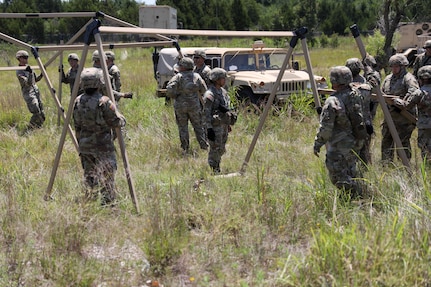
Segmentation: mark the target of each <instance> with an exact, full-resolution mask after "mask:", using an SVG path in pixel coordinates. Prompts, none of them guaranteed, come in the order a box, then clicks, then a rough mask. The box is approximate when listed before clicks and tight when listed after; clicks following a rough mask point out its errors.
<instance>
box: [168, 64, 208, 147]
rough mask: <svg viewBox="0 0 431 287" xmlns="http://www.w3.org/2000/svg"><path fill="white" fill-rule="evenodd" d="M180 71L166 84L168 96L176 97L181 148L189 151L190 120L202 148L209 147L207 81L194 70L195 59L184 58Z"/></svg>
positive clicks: (176, 114)
mask: <svg viewBox="0 0 431 287" xmlns="http://www.w3.org/2000/svg"><path fill="white" fill-rule="evenodd" d="M178 66H179V73H178V74H176V75H175V76H173V77H172V79H171V80H170V81H169V82H168V84H167V86H166V93H167V95H168V97H170V98H173V99H175V101H174V110H175V118H176V121H177V125H178V130H179V134H180V141H181V148H182V149H183V151H184V153H187V152H188V151H189V145H190V142H189V129H188V122H189V120H190V122H191V123H192V126H193V129H194V131H195V134H196V138H197V140H198V142H199V146H200V148H201V149H207V148H208V143H207V141H206V135H205V130H204V128H203V118H202V106H201V100H202V98H201V97H202V95H203V93H205V91H206V90H207V86H206V84H205V81H204V80H203V79H202V78H201V76H199V74H198V73H194V72H193V60H192V59H190V58H182V59H181V60H180V61H179V63H178Z"/></svg>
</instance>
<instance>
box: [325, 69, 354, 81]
mask: <svg viewBox="0 0 431 287" xmlns="http://www.w3.org/2000/svg"><path fill="white" fill-rule="evenodd" d="M329 79H330V81H331V83H332V84H339V85H348V84H350V83H351V82H352V81H353V76H352V72H351V71H350V69H349V68H347V67H346V66H335V67H333V68H331V70H330V72H329Z"/></svg>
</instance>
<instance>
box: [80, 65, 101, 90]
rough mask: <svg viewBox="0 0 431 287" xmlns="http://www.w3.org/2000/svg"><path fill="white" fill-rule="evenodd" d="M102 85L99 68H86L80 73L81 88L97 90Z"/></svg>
mask: <svg viewBox="0 0 431 287" xmlns="http://www.w3.org/2000/svg"><path fill="white" fill-rule="evenodd" d="M103 85H104V80H103V74H102V70H101V69H99V68H94V67H91V68H86V69H84V70H82V72H81V88H82V89H83V90H86V89H92V88H93V89H98V88H100V87H102V86H103Z"/></svg>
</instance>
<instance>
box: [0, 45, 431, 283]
mask: <svg viewBox="0 0 431 287" xmlns="http://www.w3.org/2000/svg"><path fill="white" fill-rule="evenodd" d="M242 41H243V42H242V43H245V44H244V45H249V44H250V43H246V42H247V41H245V40H242ZM339 43H340V46H339V47H338V48H315V49H312V50H311V51H310V55H311V60H312V63H313V65H314V69H315V74H321V75H324V76H326V75H327V74H328V68H329V67H331V66H333V65H342V64H344V61H345V59H347V58H348V57H352V56H357V55H358V52H357V49H356V48H355V44H354V40H353V39H352V38H340V39H339ZM231 44H232V45H235V44H236V43H235V42H234V43H231ZM187 45H188V43H185V44H183V46H187ZM190 45H191V44H190ZM193 45H198V46H207V45H215V44H212V43H208V44H207V43H200V42H193ZM124 51H126V50H118V51H115V52H116V54H117V55H120V54H123V55H126V53H124ZM151 52H152V50H151V49H127V57H126V56H124V57H123V58H122V59H119V60H117V62H118V64H119V65H120V68H121V72H122V79H123V87H124V91H133V92H134V93H135V96H134V98H133V99H132V100H122V102H120V109H121V111H122V113H123V114H124V115H125V116H126V118H127V139H126V149H127V154H128V158H129V161H130V167H131V171H132V178H133V181H134V185H135V189H136V193H137V197H138V202H139V205H140V207H141V210H142V212H141V213H140V214H136V213H135V212H134V208H133V205H132V203H131V200H130V197H129V192H128V185H127V181H126V179H125V172H124V168H123V165H122V162H121V160H120V155H118V157H119V158H118V163H119V169H118V172H117V178H116V183H117V189H118V199H119V202H118V205H117V206H116V207H115V208H112V209H109V208H101V207H100V205H99V202H97V201H96V202H84V201H83V200H82V169H81V166H80V163H79V157H78V155H77V153H76V150H75V148H74V146H73V144H72V141H71V140H70V137H69V136H68V137H67V138H66V142H65V145H64V149H63V151H62V153H61V160H60V165H59V167H58V170H57V174H56V177H55V181H54V188H53V192H54V193H53V196H54V200H53V201H48V202H46V201H44V200H43V195H44V194H45V192H46V189H47V185H48V181H49V179H50V176H51V175H52V167H53V160H54V158H55V155H56V152H57V148H58V144H59V139H60V135H61V131H62V126H61V125H60V126H58V125H57V111H56V108H55V105H54V101H53V99H52V98H51V96H50V95H49V93H48V90H47V87H46V84H45V83H43V82H41V83H39V87H40V88H41V90H42V94H43V100H44V103H45V106H46V114H47V122H46V124H45V125H44V128H43V129H41V130H37V131H34V132H32V133H30V134H25V135H21V129H22V128H23V127H25V125H26V123H27V121H28V120H29V116H30V115H29V113H28V112H27V109H26V107H25V104H24V102H23V100H22V98H21V95H20V93H19V88H18V85H19V84H18V81H17V80H16V78H15V74H14V73H13V72H2V79H3V81H2V82H4V83H5V85H3V86H2V88H1V89H0V93H1V98H0V100H1V109H2V113H1V114H0V150H1V155H2V160H1V161H0V186H1V191H2V192H1V193H0V206H1V208H0V214H1V217H0V218H1V229H2V232H1V235H0V242H1V245H0V246H1V252H0V260H1V264H0V266H1V267H0V286H145V282H147V281H148V280H158V281H159V282H160V283H161V284H163V285H164V286H427V284H429V282H430V281H431V279H430V273H429V262H430V260H431V258H430V257H431V255H430V254H431V253H430V247H429V246H430V238H429V230H430V228H431V224H430V211H429V210H430V199H431V197H430V190H429V177H428V172H429V167H427V166H426V165H424V164H423V162H422V160H421V159H420V153H419V152H418V150H417V148H416V144H415V141H416V133H414V138H413V139H412V145H413V146H414V158H413V159H412V162H411V163H412V169H411V172H407V171H406V170H405V169H404V168H403V167H402V164H401V163H400V162H396V164H395V165H394V166H390V167H383V166H381V165H380V164H379V158H380V152H379V146H380V138H381V135H380V132H379V130H378V128H377V127H378V126H379V123H380V122H381V121H382V115H381V112H380V111H379V113H378V116H377V119H376V122H375V127H376V130H377V134H376V136H375V138H374V140H373V142H374V145H373V148H372V152H373V164H372V165H370V167H369V170H368V171H366V172H365V173H364V180H365V181H366V182H367V184H368V185H369V191H368V193H367V194H366V197H365V199H364V200H362V201H359V202H351V201H349V200H345V198H343V197H340V191H338V190H337V189H336V188H335V187H334V186H333V185H332V184H331V183H330V181H329V178H328V176H327V171H326V168H325V164H324V155H323V154H324V152H323V151H322V155H321V157H320V158H317V157H315V156H314V155H313V152H312V145H313V138H314V135H315V132H316V129H317V127H318V119H317V116H316V114H315V112H314V111H313V109H312V106H311V105H310V103H309V102H307V100H304V98H303V97H297V98H296V99H295V98H292V99H291V100H292V101H291V102H290V103H288V104H286V105H285V106H282V107H280V108H279V109H278V110H277V111H275V112H274V113H270V116H269V117H268V118H267V120H266V122H265V125H264V129H263V130H262V133H261V135H260V137H259V139H258V141H257V144H256V147H255V149H254V152H253V154H252V157H251V159H250V161H249V162H248V165H247V168H246V172H245V174H244V175H243V176H237V177H226V178H222V177H214V176H212V175H211V172H210V169H209V167H208V164H207V154H206V152H204V151H201V150H200V149H199V145H198V144H197V142H196V140H195V138H194V135H193V133H192V132H191V149H192V155H189V156H186V157H184V156H182V155H181V148H180V143H179V138H178V130H177V126H176V124H175V118H174V115H173V108H172V106H170V105H167V106H166V105H165V102H164V100H163V99H158V98H155V97H154V92H155V81H154V78H153V74H152V65H151ZM11 53H12V52H11ZM9 56H10V57H13V54H11V55H9ZM48 57H49V54H48V55H44V54H42V55H41V59H42V60H44V59H47V58H48ZM0 61H1V59H0ZM1 64H2V65H4V64H5V63H4V62H2V63H1ZM30 64H35V63H32V60H30ZM86 65H87V66H89V65H90V64H89V62H87V63H86ZM47 69H48V73H49V75H50V79H51V82H52V83H54V84H55V83H57V82H58V75H57V72H56V71H57V69H56V67H53V66H51V67H47ZM56 89H57V90H59V88H58V87H56ZM68 92H69V91H68V87H67V86H64V87H63V95H64V96H63V105H64V106H65V107H66V108H67V106H68V101H69V97H68ZM258 123H259V117H258V116H257V115H255V114H253V113H248V112H245V111H240V113H239V118H238V122H237V123H236V125H235V126H233V130H232V132H231V133H230V135H229V141H228V145H227V152H226V154H225V155H224V156H223V158H222V163H221V168H222V171H223V172H224V173H230V172H237V171H239V169H240V167H241V166H242V164H243V160H244V157H245V155H246V152H247V151H248V148H249V144H250V143H251V140H252V138H253V135H254V133H255V130H256V128H257V126H258Z"/></svg>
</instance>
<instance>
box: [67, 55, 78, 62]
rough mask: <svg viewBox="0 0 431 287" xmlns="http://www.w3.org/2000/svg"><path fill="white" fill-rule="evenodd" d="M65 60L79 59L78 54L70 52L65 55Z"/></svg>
mask: <svg viewBox="0 0 431 287" xmlns="http://www.w3.org/2000/svg"><path fill="white" fill-rule="evenodd" d="M67 60H68V61H69V60H76V61H79V57H78V54H76V53H70V54H69V56H67Z"/></svg>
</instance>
